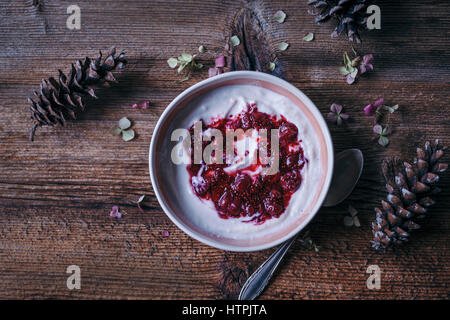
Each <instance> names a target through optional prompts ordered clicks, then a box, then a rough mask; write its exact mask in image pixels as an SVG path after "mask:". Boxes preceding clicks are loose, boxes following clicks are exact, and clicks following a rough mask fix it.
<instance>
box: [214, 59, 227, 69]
mask: <svg viewBox="0 0 450 320" xmlns="http://www.w3.org/2000/svg"><path fill="white" fill-rule="evenodd" d="M214 64H215V66H216V68H224V67H225V66H226V65H227V60H226V58H225V56H220V57H217V58H216V59H215V60H214Z"/></svg>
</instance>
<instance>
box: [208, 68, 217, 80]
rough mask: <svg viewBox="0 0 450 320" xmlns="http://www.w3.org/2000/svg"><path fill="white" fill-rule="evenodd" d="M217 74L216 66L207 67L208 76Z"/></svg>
mask: <svg viewBox="0 0 450 320" xmlns="http://www.w3.org/2000/svg"><path fill="white" fill-rule="evenodd" d="M217 75H218V69H217V68H209V69H208V77H209V78H211V77H214V76H217Z"/></svg>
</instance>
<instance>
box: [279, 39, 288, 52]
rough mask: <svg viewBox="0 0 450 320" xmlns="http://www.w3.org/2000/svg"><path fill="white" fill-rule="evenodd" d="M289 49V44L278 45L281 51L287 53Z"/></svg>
mask: <svg viewBox="0 0 450 320" xmlns="http://www.w3.org/2000/svg"><path fill="white" fill-rule="evenodd" d="M288 47H289V43H287V42H284V41H283V42H282V43H280V44H279V45H278V49H280V51H285V50H286V49H287V48H288Z"/></svg>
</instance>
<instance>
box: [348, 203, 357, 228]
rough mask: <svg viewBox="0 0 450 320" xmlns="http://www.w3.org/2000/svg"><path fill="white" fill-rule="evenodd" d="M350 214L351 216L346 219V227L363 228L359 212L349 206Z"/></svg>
mask: <svg viewBox="0 0 450 320" xmlns="http://www.w3.org/2000/svg"><path fill="white" fill-rule="evenodd" d="M348 212H349V213H350V215H349V216H345V217H344V226H346V227H351V226H355V227H358V228H359V227H361V223H360V222H359V218H358V217H357V215H358V211H357V210H356V209H355V208H354V207H353V206H352V205H349V206H348Z"/></svg>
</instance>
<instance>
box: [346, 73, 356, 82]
mask: <svg viewBox="0 0 450 320" xmlns="http://www.w3.org/2000/svg"><path fill="white" fill-rule="evenodd" d="M345 79H346V80H347V83H348V84H353V83H354V82H355V80H356V78H353V77H352V76H351V75H350V74H349V75H347V76H346V77H345Z"/></svg>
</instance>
